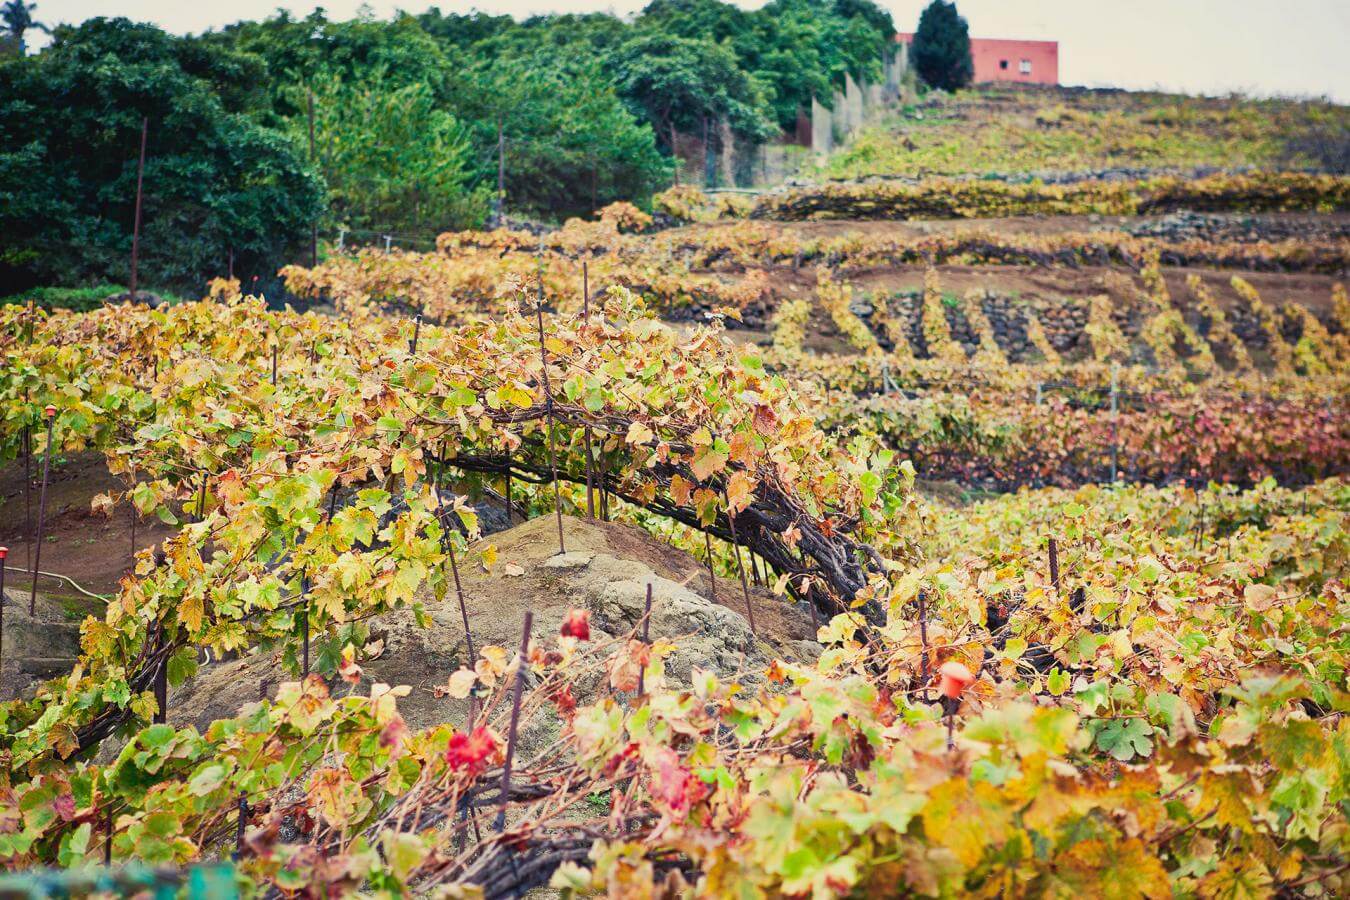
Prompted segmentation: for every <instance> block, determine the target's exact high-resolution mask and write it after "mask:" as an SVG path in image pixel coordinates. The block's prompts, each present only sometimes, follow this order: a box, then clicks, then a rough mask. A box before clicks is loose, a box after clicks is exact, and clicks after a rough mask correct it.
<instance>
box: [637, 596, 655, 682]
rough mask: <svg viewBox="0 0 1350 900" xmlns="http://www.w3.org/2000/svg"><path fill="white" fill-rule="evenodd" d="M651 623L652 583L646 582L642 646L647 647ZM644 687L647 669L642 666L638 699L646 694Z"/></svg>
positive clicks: (639, 672)
mask: <svg viewBox="0 0 1350 900" xmlns="http://www.w3.org/2000/svg"><path fill="white" fill-rule="evenodd" d="M651 623H652V583H651V582H650V581H649V582H647V606H646V608H645V609H644V610H643V611H642V643H643V644H644V645H649V642H648V639H647V635H648V633H649V632H648V629H649V628H650V626H651ZM646 686H647V667H646V666H643V667H642V668H641V669H639V670H638V689H637V692H638V696H639V697H641V696H642V695H644V694H646V693H647V690H646Z"/></svg>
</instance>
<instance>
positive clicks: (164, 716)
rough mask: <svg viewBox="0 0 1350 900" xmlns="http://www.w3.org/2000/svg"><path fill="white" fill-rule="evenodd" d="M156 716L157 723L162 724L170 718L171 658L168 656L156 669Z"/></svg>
mask: <svg viewBox="0 0 1350 900" xmlns="http://www.w3.org/2000/svg"><path fill="white" fill-rule="evenodd" d="M155 706H156V709H155V717H154V722H155V724H156V725H162V724H164V723H165V722H167V721H168V720H169V658H168V657H167V656H166V657H164V659H163V660H161V661H160V664H159V668H158V669H156V670H155Z"/></svg>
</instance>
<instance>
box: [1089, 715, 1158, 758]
mask: <svg viewBox="0 0 1350 900" xmlns="http://www.w3.org/2000/svg"><path fill="white" fill-rule="evenodd" d="M1153 733H1154V728H1153V726H1152V725H1150V724H1148V723H1147V722H1145V721H1144V720H1143V719H1111V720H1109V721H1107V722H1106V723H1105V724H1104V725H1102V726H1101V729H1100V730H1099V731H1098V732H1097V747H1098V748H1099V749H1100V750H1103V751H1104V752H1106V753H1109V754H1111V755H1112V756H1114V757H1115V758H1116V759H1118V760H1120V761H1121V762H1129V761H1130V760H1132V759H1134V758H1135V757H1136V756H1148V755H1149V754H1151V753H1152V752H1153V741H1152V740H1151V739H1150V737H1149V735H1151V734H1153Z"/></svg>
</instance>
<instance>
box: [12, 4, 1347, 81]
mask: <svg viewBox="0 0 1350 900" xmlns="http://www.w3.org/2000/svg"><path fill="white" fill-rule="evenodd" d="M644 2H645V0H477V2H456V0H442V2H440V3H439V4H437V3H421V2H417V0H369V2H368V3H367V4H365V5H367V6H369V7H370V9H371V10H373V12H374V13H375V14H376V15H377V16H387V15H389V14H391V13H392V12H393V11H395V10H398V9H405V10H408V11H409V12H421V11H422V10H424V9H427V8H428V7H431V6H436V5H439V6H440V7H441V9H442V10H444V11H446V12H449V11H451V10H465V9H468V8H470V7H476V8H478V9H483V10H487V11H490V12H494V13H502V12H507V13H511V14H513V15H515V16H517V17H522V16H527V15H530V14H533V13H544V12H592V11H608V12H613V13H616V14H618V15H628V14H631V13H634V12H636V11H638V10H640V9H641V8H642V6H643V5H644ZM926 3H927V0H888V2H882V4H881V5H882V6H885V7H887V8H889V9H890V11H891V14H892V16H893V17H894V18H895V24H896V27H897V28H898V29H899V30H901V31H912V30H913V29H914V26H915V24H916V23H917V22H918V18H919V12H920V10H922V8H923V7H924V6H925V5H926ZM316 5H321V6H323V7H324V8H325V9H326V10H327V11H328V15H329V16H330V17H331V18H346V17H349V16H351V15H353V14H354V13H355V12H356V10H357V9H358V8H359V7H360V6H362V3H361V2H360V0H327V2H323V3H319V4H316V3H314V2H313V0H310V2H298V3H297V2H286V0H230V2H219V0H216V2H213V0H204V2H196V3H192V2H184V0H121V2H118V3H110V2H108V0H38V8H37V19H38V20H39V21H41V22H44V23H46V24H49V25H52V24H57V23H76V22H80V21H83V20H84V19H87V18H90V17H92V16H114V15H122V16H127V17H129V18H133V19H138V20H143V21H150V22H155V23H157V24H159V25H160V26H162V27H163V28H166V29H168V30H170V31H174V32H179V33H188V32H198V31H203V30H205V29H208V28H212V27H220V26H222V25H226V24H228V23H230V22H234V21H237V20H239V19H256V18H262V17H266V16H268V15H270V14H271V13H272V12H274V11H275V10H276V9H278V8H279V7H284V8H286V9H289V10H291V11H292V12H293V13H295V14H297V15H301V16H303V15H305V14H307V13H308V12H310V11H311V10H312V9H313V8H314V7H315V6H316ZM738 5H740V6H744V7H747V8H753V7H756V6H760V5H762V2H755V0H749V2H746V0H741V2H739V4H738ZM957 6H958V8H959V9H960V10H961V12H962V14H963V15H964V16H965V17H966V19H967V20H968V21H969V22H970V29H971V34H972V35H973V36H975V37H1010V38H1037V39H1049V40H1057V41H1059V45H1060V49H1059V53H1060V80H1061V81H1062V82H1064V83H1065V84H1086V85H1092V86H1101V85H1115V86H1119V87H1130V88H1153V87H1161V88H1165V89H1169V90H1180V91H1185V92H1188V93H1224V92H1227V91H1232V90H1239V91H1244V92H1246V93H1251V94H1259V95H1272V94H1279V95H1300V96H1307V95H1313V96H1329V97H1332V98H1333V99H1335V100H1337V101H1339V102H1341V103H1346V102H1350V0H958V3H957ZM34 37H35V38H36V37H38V36H37V35H35V36H34Z"/></svg>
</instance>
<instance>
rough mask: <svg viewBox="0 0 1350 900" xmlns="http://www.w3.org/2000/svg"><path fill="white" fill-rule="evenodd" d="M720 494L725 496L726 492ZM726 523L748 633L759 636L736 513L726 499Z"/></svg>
mask: <svg viewBox="0 0 1350 900" xmlns="http://www.w3.org/2000/svg"><path fill="white" fill-rule="evenodd" d="M722 496H723V497H724V498H725V497H726V493H725V492H723V494H722ZM727 524H728V525H730V526H731V552H732V555H733V556H735V557H736V572H737V573H738V574H739V575H740V576H741V593H743V594H745V613H746V617H747V618H748V619H749V620H750V634H751V635H753V636H754V637H756V638H757V637H759V635H758V634H757V633H756V631H755V607H754V605H753V604H752V603H751V602H750V584H749V582H747V581H746V580H745V560H743V559H741V545H740V542H739V541H737V540H736V514H735V513H733V512H732V511H731V501H730V500H727Z"/></svg>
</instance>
